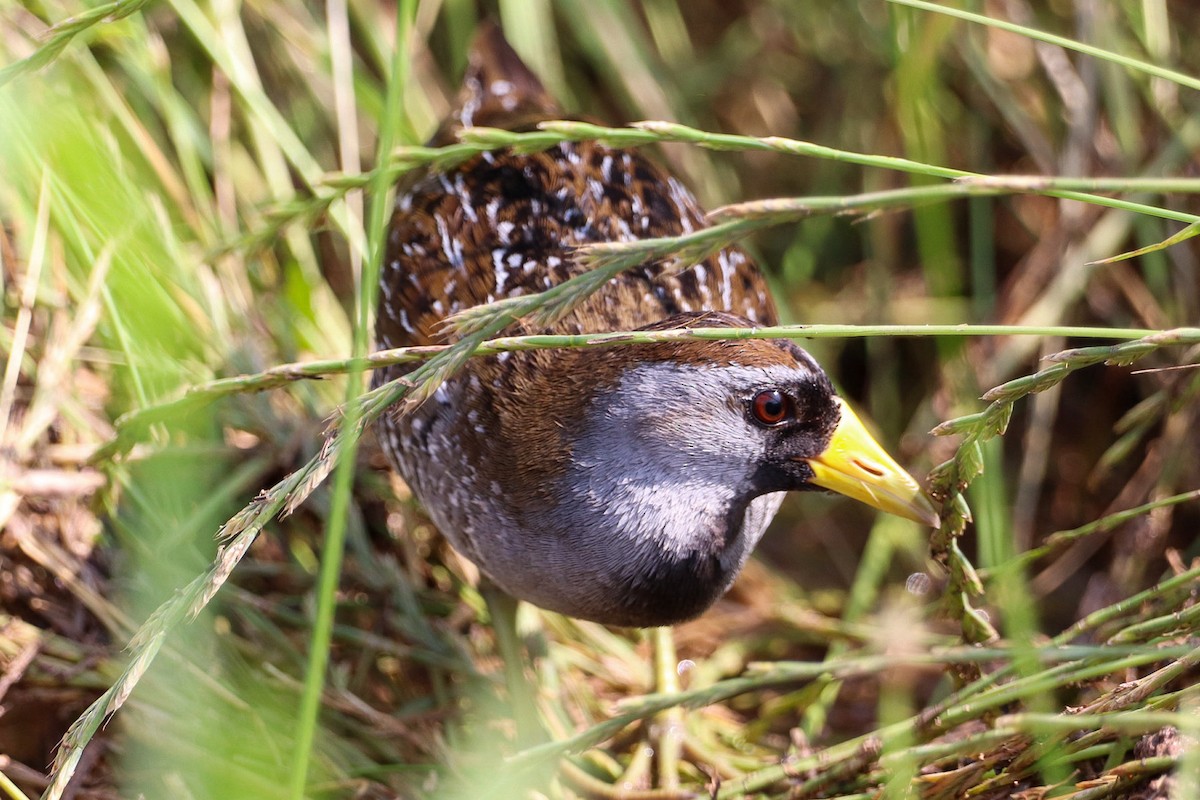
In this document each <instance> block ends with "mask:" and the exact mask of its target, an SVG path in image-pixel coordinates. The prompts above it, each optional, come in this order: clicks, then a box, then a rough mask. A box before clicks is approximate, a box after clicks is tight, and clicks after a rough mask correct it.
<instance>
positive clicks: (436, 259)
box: [375, 26, 937, 626]
mask: <svg viewBox="0 0 1200 800" xmlns="http://www.w3.org/2000/svg"><path fill="white" fill-rule="evenodd" d="M561 117H562V112H561V111H560V109H559V108H558V106H557V105H556V104H555V102H554V101H553V99H552V98H551V97H550V96H549V95H548V94H547V92H546V90H545V89H544V88H543V87H542V85H541V83H540V82H539V81H538V80H537V78H536V77H535V76H534V75H533V73H532V72H530V71H529V69H528V68H526V66H525V65H524V64H523V63H522V62H521V60H520V59H519V58H518V57H517V55H516V54H515V53H514V52H513V50H512V49H511V48H510V47H509V46H508V44H507V42H505V40H504V37H503V36H502V34H501V33H500V31H499V29H498V28H497V27H495V26H485V27H484V28H483V29H482V30H481V32H480V33H479V34H478V36H477V39H476V42H475V45H474V47H473V50H472V53H471V56H470V65H469V68H468V71H467V74H466V77H465V79H464V83H463V88H462V90H461V92H460V94H459V98H458V102H457V106H456V110H455V111H454V112H453V114H452V115H451V116H450V118H449V119H448V120H447V121H446V122H445V124H443V126H442V128H441V130H440V131H439V133H438V134H437V136H436V137H435V139H434V142H435V143H436V144H445V143H448V142H451V141H453V140H454V139H453V137H454V133H455V132H456V131H457V130H459V129H461V128H464V127H469V126H490V127H499V128H508V129H512V130H530V129H533V128H534V127H535V126H536V124H537V123H538V122H539V121H541V120H544V119H555V118H561ZM704 225H705V222H704V215H703V212H702V211H701V210H700V208H699V206H698V204H697V202H696V200H695V198H694V197H693V196H692V195H691V193H690V192H689V191H688V190H687V189H686V188H685V187H684V186H683V185H682V184H681V183H680V182H679V181H678V180H677V179H676V178H674V177H672V176H671V175H669V174H668V173H666V172H664V171H663V170H662V169H661V168H659V167H658V166H656V165H655V164H654V163H652V162H651V161H650V160H648V159H646V158H644V157H643V156H642V155H641V154H639V153H638V152H635V151H632V150H622V149H614V148H610V147H605V146H602V145H600V144H597V143H593V142H581V143H577V144H572V143H564V144H560V145H556V146H554V147H552V148H550V149H548V150H546V151H544V152H540V153H535V154H527V155H522V154H517V153H513V152H509V151H498V152H494V153H484V154H482V155H479V156H477V157H474V158H472V159H470V160H468V161H466V162H465V163H463V164H461V165H459V166H457V167H454V168H452V169H448V170H445V171H433V172H429V173H426V174H424V175H423V176H421V177H420V178H419V179H418V180H417V182H416V183H414V184H412V185H411V186H410V187H409V188H407V189H403V190H401V193H400V196H399V197H398V199H397V201H396V209H395V213H394V215H393V216H392V219H391V223H390V228H389V230H388V241H387V252H386V260H385V263H384V267H383V271H382V275H381V278H380V281H381V285H380V302H379V315H378V323H377V330H376V333H377V340H378V343H379V346H380V347H383V348H392V347H406V346H411V345H425V344H445V343H447V342H449V341H451V339H452V335H451V334H448V333H446V332H445V329H444V328H443V327H441V322H442V320H443V319H444V318H445V317H446V316H447V315H448V314H452V313H454V312H457V311H461V310H463V309H465V308H468V307H470V306H473V305H478V304H481V303H488V302H491V301H494V300H498V299H501V298H506V297H515V296H518V295H526V294H530V293H534V292H540V291H543V290H545V289H548V288H550V287H551V286H554V285H556V284H559V283H562V282H563V281H565V280H567V279H569V278H571V277H573V276H575V275H578V274H580V273H581V272H582V271H583V267H582V266H581V265H580V264H579V262H578V261H577V260H576V256H575V254H574V248H575V247H576V246H577V245H581V244H586V243H590V242H619V241H629V240H633V239H640V238H648V237H657V236H674V235H678V234H682V233H686V232H688V231H693V230H696V229H698V228H701V227H703V226H704ZM775 321H776V313H775V308H774V305H773V304H772V302H771V298H770V296H769V295H768V293H767V287H766V284H765V282H764V280H763V277H762V275H761V274H760V272H759V270H758V268H757V267H756V266H755V264H754V263H753V262H752V261H751V259H750V258H749V257H748V256H747V255H746V254H745V253H744V252H743V251H741V250H739V249H737V248H734V247H729V248H726V249H724V250H721V251H720V252H718V253H717V254H715V255H713V256H712V257H710V258H707V259H705V260H703V261H700V262H698V263H696V264H694V265H691V266H690V267H688V268H687V269H684V270H682V271H672V272H668V271H667V270H665V269H664V267H663V265H662V264H660V263H647V264H645V265H644V266H642V267H640V268H637V269H633V270H629V271H627V272H625V273H623V274H622V275H620V276H619V277H617V278H615V279H613V280H612V281H610V282H609V283H608V284H607V285H605V286H604V287H603V288H601V289H600V290H599V291H597V292H595V293H594V294H593V295H591V296H590V297H589V298H587V299H586V300H585V301H583V302H582V303H581V304H580V305H578V306H577V307H576V308H575V309H574V311H573V312H572V313H570V314H569V315H568V316H567V317H566V318H564V319H562V320H561V321H560V322H558V323H557V324H555V325H554V326H552V327H551V328H549V329H543V330H534V329H532V328H531V327H530V326H528V325H525V324H520V323H518V324H516V325H514V326H513V327H512V328H511V329H510V330H508V331H506V333H509V334H525V333H547V332H554V333H593V332H601V331H612V330H629V329H638V328H653V329H669V328H678V327H687V326H697V325H703V326H749V325H754V324H759V325H769V324H773V323H774V322H775ZM406 369H407V368H406V367H402V366H393V367H389V368H387V369H385V370H381V371H380V372H379V373H377V374H376V378H375V380H376V382H377V383H379V382H382V381H386V380H392V379H395V378H398V377H400V376H402V375H403V374H404V373H405V372H406ZM399 408H400V407H399V406H397V407H395V408H393V409H390V410H389V412H388V413H387V414H385V416H384V417H383V418H382V420H381V421H380V424H379V438H380V440H381V442H382V444H383V447H384V450H385V451H386V452H387V454H388V456H389V458H390V459H391V461H392V462H393V463H394V464H395V466H396V468H397V469H398V470H399V472H400V474H401V475H402V476H403V477H404V479H405V481H407V482H408V484H409V485H410V486H411V487H412V489H413V491H414V492H415V493H416V495H417V497H418V498H419V499H420V500H421V502H422V503H423V504H424V505H425V508H426V509H427V510H428V512H429V514H430V516H431V517H432V519H433V521H434V522H435V523H436V524H437V526H438V527H439V528H440V529H441V531H442V532H443V533H444V534H445V535H446V536H447V537H448V538H449V539H450V541H451V543H452V544H453V545H454V546H455V547H456V548H457V549H458V550H459V551H460V552H461V553H463V555H465V556H466V557H467V558H469V559H470V560H471V561H473V562H474V563H475V564H476V565H477V566H478V567H479V568H480V569H481V570H482V571H483V573H484V574H485V575H486V576H487V577H488V578H490V579H491V580H492V581H493V582H494V583H495V584H497V585H498V586H499V587H500V588H501V589H503V590H504V591H506V592H508V593H509V594H511V595H513V596H515V597H517V598H520V599H523V600H528V601H530V602H532V603H534V604H536V605H539V606H541V607H543V608H548V609H552V610H555V611H559V612H562V613H564V614H568V615H571V616H575V617H580V618H584V619H590V620H595V621H598V622H603V623H608V624H613V625H625V626H651V625H667V624H671V623H675V622H679V621H681V620H684V619H687V618H689V617H693V616H695V615H697V614H700V613H701V612H702V611H704V610H705V609H706V608H708V607H709V606H710V605H711V604H712V603H713V602H714V601H716V600H717V598H719V597H720V596H721V595H722V594H723V593H724V592H725V590H726V589H728V588H729V585H730V583H732V581H733V579H734V578H735V577H736V575H737V573H738V571H739V570H740V569H741V567H742V565H743V564H744V563H745V561H746V558H747V557H748V556H749V554H750V552H751V550H752V549H753V548H754V546H755V544H756V543H757V542H758V540H759V538H760V537H761V536H762V533H763V531H764V530H765V528H766V527H767V524H768V523H769V522H770V521H771V519H772V517H774V516H775V512H776V511H777V510H778V508H779V504H780V502H781V500H782V498H783V493H784V492H787V491H792V490H805V489H818V488H824V489H832V490H834V491H838V492H842V493H844V494H847V495H849V496H851V497H854V498H856V499H858V500H862V501H864V502H867V503H869V504H871V505H873V506H875V507H877V508H880V509H883V510H886V511H890V512H892V513H896V514H900V515H903V516H906V517H909V518H911V519H915V520H918V521H921V522H925V523H928V524H936V520H937V516H936V514H935V512H934V509H933V507H932V505H931V504H930V502H929V500H928V499H927V498H926V497H925V495H924V494H923V493H922V492H921V490H920V488H919V486H918V485H917V483H916V482H915V481H914V480H913V479H912V478H911V477H910V476H909V475H908V474H907V473H906V472H905V471H904V470H903V469H901V468H900V467H899V466H897V465H896V463H895V462H894V461H893V460H892V459H891V458H890V457H889V456H888V455H887V454H886V453H885V452H884V450H883V449H882V448H881V447H880V446H879V445H878V444H876V443H875V441H874V440H873V439H872V438H871V437H870V435H869V434H868V433H867V432H866V429H865V428H864V427H863V425H862V424H861V423H860V422H859V421H858V419H857V418H856V417H855V416H854V414H853V412H851V410H850V409H849V407H848V406H846V405H845V404H844V403H843V402H842V401H841V399H840V398H838V397H837V395H836V393H835V392H834V389H833V387H832V385H831V383H830V381H829V378H828V377H827V376H826V374H825V372H824V371H823V370H822V369H821V367H820V366H818V365H817V363H816V362H815V361H814V360H813V359H812V358H811V357H810V356H809V355H808V354H807V353H805V352H804V351H803V350H802V349H800V348H799V347H797V346H796V345H794V344H792V343H790V342H783V341H738V342H672V343H670V344H654V345H637V346H629V347H613V348H607V349H573V350H572V349H563V350H540V351H533V352H525V353H511V354H505V355H500V356H496V357H489V358H477V359H472V360H471V361H469V362H468V363H467V365H466V366H465V367H464V368H463V369H462V371H461V372H460V373H458V374H457V375H456V376H455V377H453V378H451V379H450V380H448V381H447V382H446V383H445V384H444V385H442V386H441V388H439V389H438V390H437V392H436V394H435V395H434V396H433V397H432V398H431V399H430V400H428V401H426V402H425V403H424V404H423V405H421V406H420V407H418V408H416V409H415V410H412V411H411V412H409V413H405V414H401V413H400V411H399Z"/></svg>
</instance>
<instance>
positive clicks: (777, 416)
mask: <svg viewBox="0 0 1200 800" xmlns="http://www.w3.org/2000/svg"><path fill="white" fill-rule="evenodd" d="M790 409H791V403H790V402H789V401H788V398H787V396H786V395H784V393H783V392H781V391H779V390H778V389H767V390H765V391H762V392H759V393H758V394H756V395H754V399H753V400H752V401H751V402H750V411H751V413H753V414H754V419H755V420H756V421H758V422H761V423H762V424H763V425H778V424H779V423H781V422H783V421H784V419H786V418H787V416H788V411H789V410H790Z"/></svg>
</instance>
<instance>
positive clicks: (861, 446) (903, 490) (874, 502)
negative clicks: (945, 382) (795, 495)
mask: <svg viewBox="0 0 1200 800" xmlns="http://www.w3.org/2000/svg"><path fill="white" fill-rule="evenodd" d="M834 400H835V401H836V402H837V403H838V404H839V405H840V406H841V409H842V419H841V422H839V423H838V426H837V429H836V430H834V432H833V438H832V439H831V440H830V441H829V447H827V448H826V449H825V452H824V453H821V455H819V456H817V457H816V458H810V459H808V463H809V466H811V467H812V470H813V474H814V476H815V477H814V478H813V479H812V483H813V484H815V485H817V486H820V487H821V488H823V489H830V490H831V491H834V492H837V493H838V494H844V495H846V496H847V497H853V498H854V499H855V500H858V501H860V502H863V503H866V504H867V505H869V506H872V507H874V508H878V509H879V510H880V511H887V512H888V513H890V514H896V515H897V516H901V517H904V518H905V519H911V520H913V521H914V522H921V523H924V524H925V525H929V526H931V527H934V528H936V527H938V526H939V525H940V524H941V521H940V520H939V519H938V514H937V511H936V510H935V509H934V507H933V503H932V502H931V501H930V500H929V497H928V496H926V494H925V492H924V490H923V489H921V485H920V484H919V483H917V482H916V480H915V479H914V478H913V477H912V476H911V475H909V474H908V473H907V472H905V471H904V469H903V468H902V467H901V466H900V465H899V464H897V463H896V462H895V460H893V459H892V457H891V456H889V455H888V454H887V452H886V451H885V450H884V449H883V448H882V447H881V446H880V445H879V442H877V441H875V439H874V438H872V436H871V434H869V433H867V429H866V427H865V426H864V425H863V424H862V420H860V419H859V418H858V415H856V414H855V413H854V412H853V411H852V410H850V406H848V405H846V403H845V401H843V400H842V399H841V398H840V397H835V398H834Z"/></svg>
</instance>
